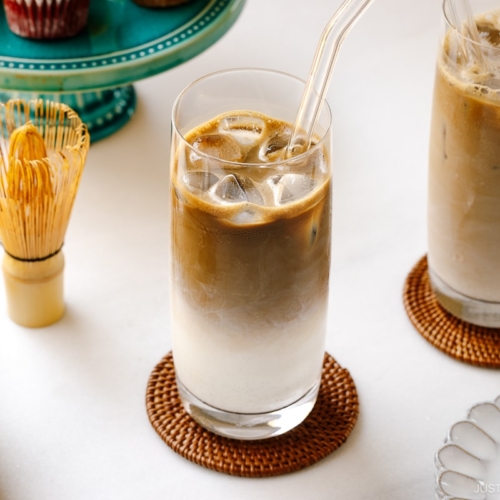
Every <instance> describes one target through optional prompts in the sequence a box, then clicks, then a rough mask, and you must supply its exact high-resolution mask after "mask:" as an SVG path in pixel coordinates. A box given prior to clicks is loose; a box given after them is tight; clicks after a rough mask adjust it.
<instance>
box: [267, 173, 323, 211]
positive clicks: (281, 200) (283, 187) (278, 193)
mask: <svg viewBox="0 0 500 500" xmlns="http://www.w3.org/2000/svg"><path fill="white" fill-rule="evenodd" d="M266 182H267V185H268V186H269V187H270V188H271V190H272V192H273V197H274V203H275V204H276V205H284V204H285V203H290V202H292V201H295V200H298V199H300V198H303V197H304V196H305V195H307V194H308V193H310V192H311V191H312V190H313V189H314V187H315V185H316V182H315V181H314V179H311V178H310V177H308V176H306V175H300V174H284V175H273V176H272V177H270V178H269V179H267V181H266Z"/></svg>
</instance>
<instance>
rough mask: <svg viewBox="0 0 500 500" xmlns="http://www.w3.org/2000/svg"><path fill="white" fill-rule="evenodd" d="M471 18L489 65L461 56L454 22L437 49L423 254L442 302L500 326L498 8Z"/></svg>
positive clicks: (461, 314) (457, 312)
mask: <svg viewBox="0 0 500 500" xmlns="http://www.w3.org/2000/svg"><path fill="white" fill-rule="evenodd" d="M445 4H446V2H445ZM476 24H477V27H478V31H479V34H480V38H481V44H482V45H483V46H484V47H485V48H484V49H483V54H484V56H485V61H486V64H487V68H486V70H484V69H482V68H478V65H477V63H476V62H475V61H474V60H473V59H472V58H471V56H469V57H468V60H466V59H465V58H464V56H463V52H462V49H461V46H460V40H459V38H458V36H457V34H456V33H455V32H454V31H453V30H452V29H450V30H448V31H447V33H446V36H445V38H444V40H443V42H442V46H441V53H440V55H439V57H438V65H437V72H436V81H435V91H434V103H433V116H432V127H431V148H430V165H429V200H428V203H429V214H428V216H429V220H428V227H429V235H428V236H429V256H428V257H429V267H430V271H431V279H432V283H433V287H434V289H435V291H436V292H437V296H438V298H439V300H440V302H441V303H442V305H444V306H445V308H446V309H448V310H450V312H452V313H453V314H455V315H457V316H459V317H461V318H462V319H465V320H467V321H470V322H473V323H478V324H484V325H486V326H500V90H499V89H500V33H499V30H500V9H498V10H496V11H490V12H487V13H485V14H482V15H478V16H476ZM469 43H470V42H469ZM495 304H498V309H497V312H495V307H496V306H495Z"/></svg>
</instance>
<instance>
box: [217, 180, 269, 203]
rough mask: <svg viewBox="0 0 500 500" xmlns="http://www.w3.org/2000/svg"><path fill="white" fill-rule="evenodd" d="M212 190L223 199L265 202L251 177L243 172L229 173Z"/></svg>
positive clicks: (232, 201)
mask: <svg viewBox="0 0 500 500" xmlns="http://www.w3.org/2000/svg"><path fill="white" fill-rule="evenodd" d="M210 192H211V193H212V194H213V195H214V196H215V197H217V198H218V199H220V200H222V201H226V202H229V203H242V202H246V201H249V202H250V203H255V204H259V205H261V204H262V203H263V199H262V196H261V194H260V192H259V190H258V189H257V188H256V187H255V184H254V183H253V181H252V180H251V179H249V178H248V177H245V176H244V175H241V174H228V175H226V176H225V177H224V178H223V179H221V180H220V181H219V182H218V183H217V184H215V185H214V186H212V188H211V189H210Z"/></svg>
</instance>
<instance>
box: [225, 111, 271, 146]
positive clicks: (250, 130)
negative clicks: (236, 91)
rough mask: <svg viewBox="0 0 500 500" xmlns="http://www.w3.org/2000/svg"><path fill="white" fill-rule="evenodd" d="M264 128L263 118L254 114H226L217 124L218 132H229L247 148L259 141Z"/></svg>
mask: <svg viewBox="0 0 500 500" xmlns="http://www.w3.org/2000/svg"><path fill="white" fill-rule="evenodd" d="M265 130H266V123H265V122H264V120H261V119H260V118H257V117H255V116H242V115H236V116H226V117H225V118H223V119H222V120H221V122H220V124H219V132H221V133H223V134H229V135H230V136H231V137H232V138H233V139H235V140H236V141H237V142H238V143H239V144H241V145H242V146H244V147H247V148H248V147H252V146H256V145H257V144H258V143H260V141H262V137H263V134H264V131H265Z"/></svg>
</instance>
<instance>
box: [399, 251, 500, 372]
mask: <svg viewBox="0 0 500 500" xmlns="http://www.w3.org/2000/svg"><path fill="white" fill-rule="evenodd" d="M403 299H404V305H405V308H406V312H407V313H408V316H409V317H410V320H411V322H412V323H413V325H414V326H415V328H416V329H417V330H418V332H419V333H420V334H421V335H422V336H423V337H424V338H425V339H426V340H427V341H429V342H430V343H431V344H432V345H433V346H435V347H437V348H438V349H439V350H440V351H442V352H444V353H445V354H448V355H449V356H451V357H453V358H455V359H458V360H459V361H463V362H465V363H469V364H472V365H476V366H484V367H489V368H500V329H498V328H487V327H483V326H477V325H472V324H470V323H467V322H465V321H462V320H460V319H458V318H456V317H455V316H453V315H452V314H450V313H449V312H447V311H445V310H444V309H443V308H442V307H441V306H440V305H439V303H438V300H437V298H436V295H435V294H434V292H433V290H432V288H431V283H430V280H429V275H428V272H427V256H424V257H422V259H420V260H419V262H418V263H417V264H416V266H415V267H414V268H413V269H412V270H411V272H410V274H409V275H408V277H407V279H406V282H405V286H404V291H403Z"/></svg>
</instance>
